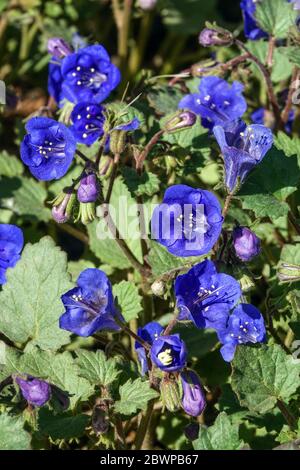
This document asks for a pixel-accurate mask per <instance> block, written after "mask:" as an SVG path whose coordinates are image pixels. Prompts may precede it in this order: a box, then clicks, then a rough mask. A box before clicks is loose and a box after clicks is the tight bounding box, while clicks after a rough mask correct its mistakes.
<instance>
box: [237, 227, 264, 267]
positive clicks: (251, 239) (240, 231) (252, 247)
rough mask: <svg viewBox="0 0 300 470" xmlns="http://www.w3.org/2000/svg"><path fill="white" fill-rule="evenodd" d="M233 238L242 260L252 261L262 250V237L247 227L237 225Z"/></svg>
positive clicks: (238, 255)
mask: <svg viewBox="0 0 300 470" xmlns="http://www.w3.org/2000/svg"><path fill="white" fill-rule="evenodd" d="M232 238H233V247H234V251H235V254H236V256H237V257H238V258H239V259H240V260H242V261H251V260H252V258H254V257H255V256H257V255H258V254H259V253H260V251H261V243H260V239H259V238H258V236H257V235H255V233H254V232H252V231H251V230H250V229H249V228H247V227H236V228H235V229H234V231H233V233H232Z"/></svg>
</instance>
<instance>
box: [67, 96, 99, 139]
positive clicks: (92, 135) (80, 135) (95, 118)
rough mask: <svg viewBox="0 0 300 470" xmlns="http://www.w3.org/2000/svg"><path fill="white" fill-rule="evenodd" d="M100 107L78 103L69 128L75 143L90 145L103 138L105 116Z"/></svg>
mask: <svg viewBox="0 0 300 470" xmlns="http://www.w3.org/2000/svg"><path fill="white" fill-rule="evenodd" d="M103 111H104V109H103V107H102V106H100V105H98V104H94V103H86V102H85V103H78V104H77V105H76V106H75V107H74V109H73V111H72V114H71V121H72V123H73V125H72V126H71V127H70V129H71V131H72V132H73V135H74V137H75V139H76V140H77V142H81V143H82V144H86V145H91V144H93V143H94V142H96V140H98V139H100V137H102V136H103V133H104V131H103V125H104V122H105V116H104V113H103Z"/></svg>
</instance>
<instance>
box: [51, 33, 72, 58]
mask: <svg viewBox="0 0 300 470" xmlns="http://www.w3.org/2000/svg"><path fill="white" fill-rule="evenodd" d="M48 52H49V54H51V55H52V56H53V57H55V58H56V59H62V58H63V57H66V56H67V55H70V54H72V52H73V51H72V48H71V46H70V45H69V44H68V43H67V42H66V41H65V40H64V39H62V38H50V39H49V40H48Z"/></svg>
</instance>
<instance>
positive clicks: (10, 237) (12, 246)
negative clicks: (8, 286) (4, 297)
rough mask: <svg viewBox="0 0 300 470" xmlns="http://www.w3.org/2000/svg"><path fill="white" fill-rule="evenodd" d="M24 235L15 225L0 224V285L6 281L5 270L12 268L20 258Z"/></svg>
mask: <svg viewBox="0 0 300 470" xmlns="http://www.w3.org/2000/svg"><path fill="white" fill-rule="evenodd" d="M23 245H24V237H23V232H22V230H21V229H20V228H19V227H17V226H16V225H10V224H0V285H1V284H5V283H6V276H5V273H6V270H7V268H13V267H14V266H15V265H16V263H17V262H18V261H19V259H20V257H21V256H20V253H21V251H22V249H23Z"/></svg>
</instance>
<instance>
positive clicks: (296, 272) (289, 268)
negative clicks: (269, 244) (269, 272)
mask: <svg viewBox="0 0 300 470" xmlns="http://www.w3.org/2000/svg"><path fill="white" fill-rule="evenodd" d="M277 275H278V279H279V280H280V281H281V282H296V281H300V266H299V265H297V264H288V263H282V264H281V265H280V266H279V268H278V272H277Z"/></svg>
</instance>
